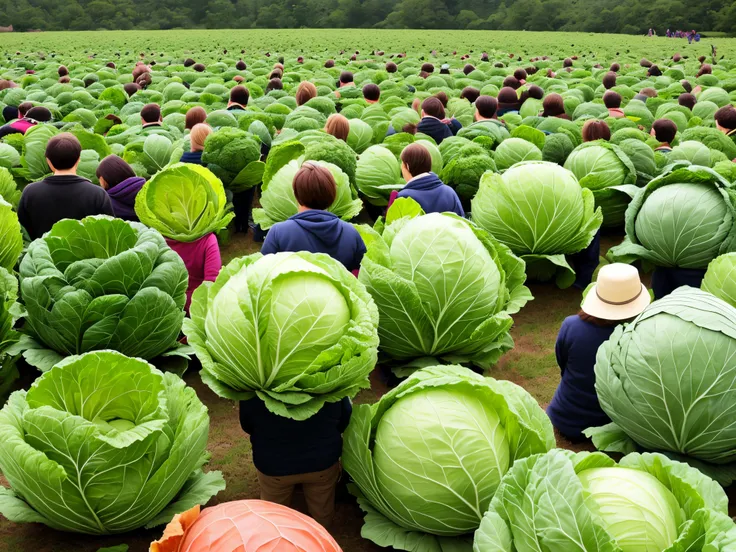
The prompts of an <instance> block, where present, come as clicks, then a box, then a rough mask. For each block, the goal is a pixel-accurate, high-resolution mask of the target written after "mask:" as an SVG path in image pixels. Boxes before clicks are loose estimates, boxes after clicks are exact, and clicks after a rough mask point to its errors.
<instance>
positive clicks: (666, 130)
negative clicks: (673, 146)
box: [652, 119, 677, 144]
mask: <svg viewBox="0 0 736 552" xmlns="http://www.w3.org/2000/svg"><path fill="white" fill-rule="evenodd" d="M652 130H653V131H654V137H655V138H656V139H657V141H658V142H665V143H667V144H670V143H672V140H674V139H675V135H676V134H677V125H676V124H675V123H674V121H670V120H669V119H657V120H656V121H654V123H653V124H652Z"/></svg>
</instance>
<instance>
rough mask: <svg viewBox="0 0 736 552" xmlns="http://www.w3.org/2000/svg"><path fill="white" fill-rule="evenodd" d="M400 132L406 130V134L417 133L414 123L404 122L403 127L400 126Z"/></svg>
mask: <svg viewBox="0 0 736 552" xmlns="http://www.w3.org/2000/svg"><path fill="white" fill-rule="evenodd" d="M401 132H406V133H407V134H412V135H413V134H416V133H417V125H416V124H414V123H406V124H405V125H404V126H403V127H401Z"/></svg>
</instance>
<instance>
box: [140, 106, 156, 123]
mask: <svg viewBox="0 0 736 552" xmlns="http://www.w3.org/2000/svg"><path fill="white" fill-rule="evenodd" d="M141 119H143V121H144V122H146V123H158V122H159V121H160V120H161V108H160V107H159V106H158V104H154V103H151V104H148V105H144V106H143V109H141Z"/></svg>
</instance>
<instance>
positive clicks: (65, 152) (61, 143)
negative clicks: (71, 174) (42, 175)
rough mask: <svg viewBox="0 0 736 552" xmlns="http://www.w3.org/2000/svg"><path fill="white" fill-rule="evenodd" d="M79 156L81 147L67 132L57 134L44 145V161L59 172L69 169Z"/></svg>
mask: <svg viewBox="0 0 736 552" xmlns="http://www.w3.org/2000/svg"><path fill="white" fill-rule="evenodd" d="M80 155H82V145H81V144H80V143H79V140H77V137H76V136H74V135H73V134H70V133H69V132H62V133H61V134H57V135H56V136H54V137H53V138H51V140H49V141H48V144H46V159H48V160H49V161H50V162H51V164H52V165H53V166H54V168H55V169H56V170H59V171H65V170H67V169H71V168H72V167H73V166H74V165H76V164H77V162H78V161H79V156H80Z"/></svg>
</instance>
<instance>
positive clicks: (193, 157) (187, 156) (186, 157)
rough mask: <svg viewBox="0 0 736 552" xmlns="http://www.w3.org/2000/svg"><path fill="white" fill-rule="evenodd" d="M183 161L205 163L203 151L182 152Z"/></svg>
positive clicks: (196, 163) (197, 163)
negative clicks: (203, 161)
mask: <svg viewBox="0 0 736 552" xmlns="http://www.w3.org/2000/svg"><path fill="white" fill-rule="evenodd" d="M179 161H180V162H181V163H192V164H194V165H203V164H204V163H202V152H201V151H185V152H184V153H182V154H181V159H179Z"/></svg>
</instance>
